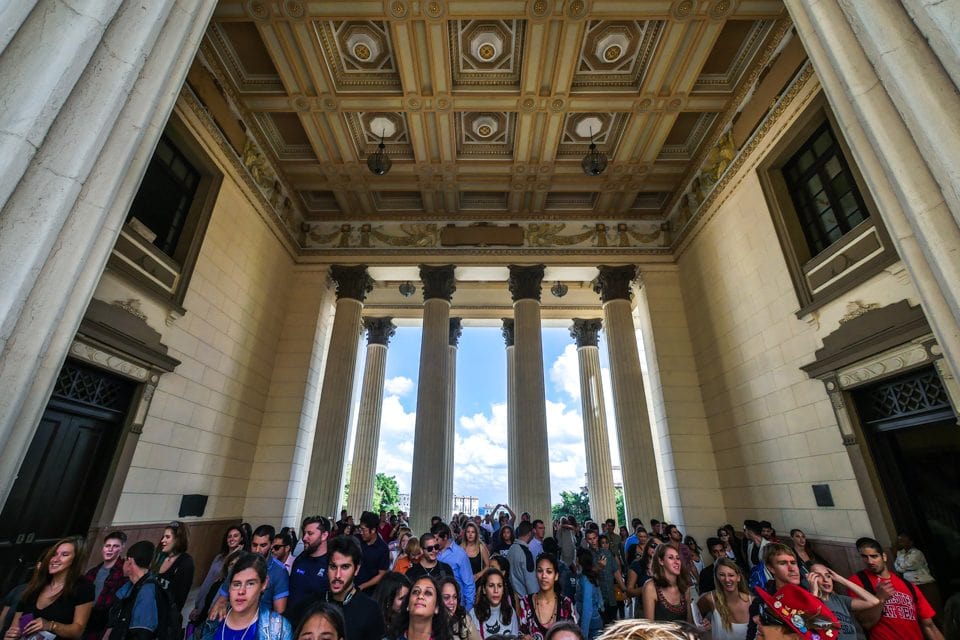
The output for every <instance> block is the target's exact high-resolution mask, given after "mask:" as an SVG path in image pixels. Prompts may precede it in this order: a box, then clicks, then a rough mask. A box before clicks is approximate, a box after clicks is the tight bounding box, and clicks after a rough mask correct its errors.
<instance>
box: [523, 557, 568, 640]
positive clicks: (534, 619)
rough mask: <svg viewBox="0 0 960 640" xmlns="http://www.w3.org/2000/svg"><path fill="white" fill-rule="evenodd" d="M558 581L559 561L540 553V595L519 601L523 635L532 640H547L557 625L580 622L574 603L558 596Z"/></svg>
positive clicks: (538, 567) (538, 576)
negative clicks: (549, 633) (548, 634)
mask: <svg viewBox="0 0 960 640" xmlns="http://www.w3.org/2000/svg"><path fill="white" fill-rule="evenodd" d="M558 578H559V572H558V569H557V559H556V558H554V557H553V556H552V555H550V554H548V553H541V554H540V556H539V557H538V558H537V584H539V586H540V591H538V592H537V593H532V594H530V595H529V596H524V597H523V598H520V602H519V609H518V613H519V617H520V620H519V625H520V634H521V635H528V636H530V638H531V640H544V638H545V636H546V634H547V631H549V630H550V627H552V626H553V625H554V624H556V623H557V622H561V621H564V620H570V621H573V622H577V610H576V608H574V606H573V602H572V601H571V600H570V598H567V597H566V596H562V595H560V594H559V593H558V590H557V580H558Z"/></svg>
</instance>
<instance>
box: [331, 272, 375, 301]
mask: <svg viewBox="0 0 960 640" xmlns="http://www.w3.org/2000/svg"><path fill="white" fill-rule="evenodd" d="M330 278H331V279H332V280H333V281H334V283H335V284H336V285H337V300H339V299H341V298H350V299H352V300H359V301H360V302H363V301H364V300H365V299H366V297H367V294H368V293H370V292H371V291H373V278H371V277H370V274H368V273H367V265H365V264H358V265H355V266H346V265H342V264H335V265H331V266H330Z"/></svg>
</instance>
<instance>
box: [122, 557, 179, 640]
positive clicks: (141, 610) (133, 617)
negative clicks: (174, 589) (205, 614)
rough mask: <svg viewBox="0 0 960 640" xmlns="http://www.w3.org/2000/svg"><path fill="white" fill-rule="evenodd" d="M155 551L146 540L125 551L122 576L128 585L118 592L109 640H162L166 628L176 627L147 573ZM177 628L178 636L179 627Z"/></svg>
mask: <svg viewBox="0 0 960 640" xmlns="http://www.w3.org/2000/svg"><path fill="white" fill-rule="evenodd" d="M154 551H155V549H154V546H153V543H152V542H149V541H147V540H141V541H140V542H137V543H136V544H134V545H132V546H131V547H130V549H128V550H127V557H126V558H125V559H124V560H123V574H124V575H125V576H126V577H127V579H128V580H129V582H127V583H126V584H124V585H123V586H122V587H120V589H119V590H118V591H117V598H118V601H117V602H116V603H115V604H114V606H113V609H111V612H110V628H109V635H108V636H107V638H108V640H154V639H158V640H164V638H165V637H166V636H167V634H166V631H168V627H170V626H171V625H174V624H176V623H175V622H174V621H172V620H170V619H169V617H170V603H171V602H172V600H171V598H170V597H169V596H168V594H167V593H166V592H165V591H164V590H163V589H162V588H161V587H160V586H159V585H158V584H157V577H156V576H155V575H153V574H152V573H150V563H151V562H152V561H153V556H154ZM176 627H177V629H176V631H177V633H178V634H179V624H176Z"/></svg>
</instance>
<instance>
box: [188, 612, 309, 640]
mask: <svg viewBox="0 0 960 640" xmlns="http://www.w3.org/2000/svg"><path fill="white" fill-rule="evenodd" d="M221 624H224V622H223V621H222V620H221V621H217V620H207V621H206V622H204V623H203V626H202V627H201V628H200V635H199V640H216V637H217V631H218V630H219V629H220V625H221ZM195 637H196V636H195ZM257 640H293V629H291V627H290V623H289V622H287V619H286V618H284V617H283V616H282V615H280V614H279V613H277V612H276V611H271V610H270V609H262V608H261V609H260V616H259V618H258V619H257Z"/></svg>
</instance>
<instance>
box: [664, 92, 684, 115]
mask: <svg viewBox="0 0 960 640" xmlns="http://www.w3.org/2000/svg"><path fill="white" fill-rule="evenodd" d="M685 100H686V96H685V95H683V94H677V95H675V96H672V97H670V98H668V99H667V102H666V104H665V105H664V107H665V108H666V110H667V111H679V110H680V109H682V108H683V103H684V102H685Z"/></svg>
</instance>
